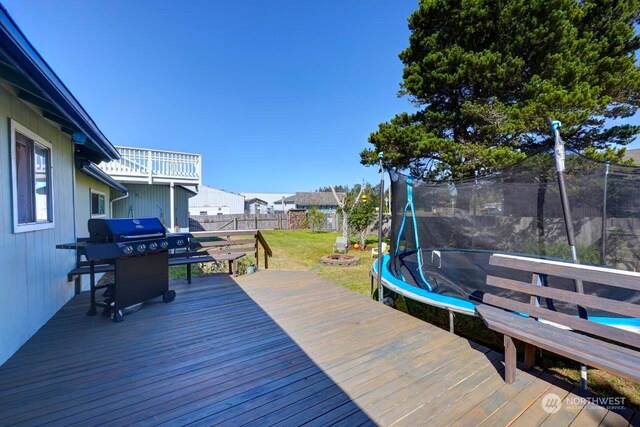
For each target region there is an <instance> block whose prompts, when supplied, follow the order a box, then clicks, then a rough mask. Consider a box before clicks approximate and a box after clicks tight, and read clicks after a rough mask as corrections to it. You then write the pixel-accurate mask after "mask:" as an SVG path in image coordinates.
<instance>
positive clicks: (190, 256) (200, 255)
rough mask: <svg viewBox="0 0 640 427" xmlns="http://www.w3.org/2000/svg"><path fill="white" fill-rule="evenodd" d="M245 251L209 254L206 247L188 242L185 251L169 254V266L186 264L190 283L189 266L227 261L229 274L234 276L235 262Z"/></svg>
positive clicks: (198, 243) (236, 273)
mask: <svg viewBox="0 0 640 427" xmlns="http://www.w3.org/2000/svg"><path fill="white" fill-rule="evenodd" d="M245 255H246V254H245V253H239V252H235V253H222V252H220V253H215V254H213V255H212V254H211V253H210V251H209V250H207V249H206V247H205V246H204V245H203V244H202V243H200V242H196V241H192V242H190V243H189V247H188V248H187V250H186V251H179V252H175V253H174V254H172V255H170V258H169V267H173V266H178V265H186V266H187V282H188V283H189V284H191V266H192V265H193V264H200V263H207V262H224V261H227V262H228V263H229V274H231V275H233V276H234V277H236V276H237V275H238V267H237V262H238V260H239V259H240V258H242V257H243V256H245Z"/></svg>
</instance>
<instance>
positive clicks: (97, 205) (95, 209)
mask: <svg viewBox="0 0 640 427" xmlns="http://www.w3.org/2000/svg"><path fill="white" fill-rule="evenodd" d="M105 214H106V210H105V196H104V194H100V193H91V215H93V216H97V215H105Z"/></svg>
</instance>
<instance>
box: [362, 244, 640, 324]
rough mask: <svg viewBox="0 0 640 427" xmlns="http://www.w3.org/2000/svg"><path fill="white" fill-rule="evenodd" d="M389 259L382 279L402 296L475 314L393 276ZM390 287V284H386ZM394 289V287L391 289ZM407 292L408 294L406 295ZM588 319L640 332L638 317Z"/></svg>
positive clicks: (458, 302) (375, 270) (464, 305)
mask: <svg viewBox="0 0 640 427" xmlns="http://www.w3.org/2000/svg"><path fill="white" fill-rule="evenodd" d="M390 260H391V256H390V255H389V254H386V255H384V256H383V258H382V281H383V285H384V282H387V283H388V284H389V285H392V286H393V287H396V288H399V290H401V291H402V292H399V293H401V294H403V295H404V296H406V297H408V298H411V295H412V294H413V295H416V296H417V297H420V298H421V299H426V300H431V301H433V302H434V305H436V306H445V307H446V308H449V309H451V310H454V311H457V312H461V313H466V314H470V315H475V304H474V303H472V302H471V301H465V300H462V299H460V298H455V297H450V296H447V295H440V294H437V293H435V292H431V291H428V290H426V289H422V288H418V287H416V286H413V285H411V284H409V283H407V282H405V281H403V280H400V279H398V278H397V277H395V276H394V275H393V274H392V273H391V271H390V270H389V268H388V265H389V261H390ZM372 271H373V274H374V277H375V275H376V274H377V273H378V262H377V260H376V261H374V262H373V266H372ZM387 287H388V288H390V286H387ZM391 290H394V289H391ZM407 294H408V295H407ZM416 301H418V302H424V303H425V304H428V302H426V301H420V300H418V299H416ZM589 320H591V321H593V322H598V323H602V324H603V325H609V326H616V327H624V328H631V329H634V330H636V329H637V330H638V332H640V319H638V318H630V317H589Z"/></svg>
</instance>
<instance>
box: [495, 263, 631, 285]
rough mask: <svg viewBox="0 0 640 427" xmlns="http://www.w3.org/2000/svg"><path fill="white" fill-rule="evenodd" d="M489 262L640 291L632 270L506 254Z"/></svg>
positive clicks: (515, 268)
mask: <svg viewBox="0 0 640 427" xmlns="http://www.w3.org/2000/svg"><path fill="white" fill-rule="evenodd" d="M489 264H490V265H495V266H497V267H506V268H511V269H514V270H521V271H529V272H534V273H540V274H547V275H549V276H556V277H564V278H566V279H580V280H584V281H585V282H595V283H600V284H603V285H608V286H614V287H618V288H627V289H632V290H635V291H640V273H636V272H633V271H624V270H616V269H613V268H608V267H597V266H593V265H584V264H573V263H570V262H562V261H552V260H546V259H538V258H529V257H523V256H517V255H507V254H493V255H491V258H490V259H489Z"/></svg>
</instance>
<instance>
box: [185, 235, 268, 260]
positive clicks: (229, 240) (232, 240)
mask: <svg viewBox="0 0 640 427" xmlns="http://www.w3.org/2000/svg"><path fill="white" fill-rule="evenodd" d="M191 235H192V239H191V242H192V243H197V244H200V245H201V248H202V250H205V251H206V252H208V253H209V254H210V255H211V256H213V257H215V256H216V255H220V254H253V255H254V257H255V260H256V265H257V264H258V256H259V251H258V249H259V248H260V247H262V249H263V253H264V265H265V268H268V266H269V263H268V259H269V257H271V256H272V255H273V254H272V252H271V248H270V247H269V245H268V244H267V242H266V241H265V239H264V236H263V235H262V233H260V230H229V231H196V232H192V233H191Z"/></svg>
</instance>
